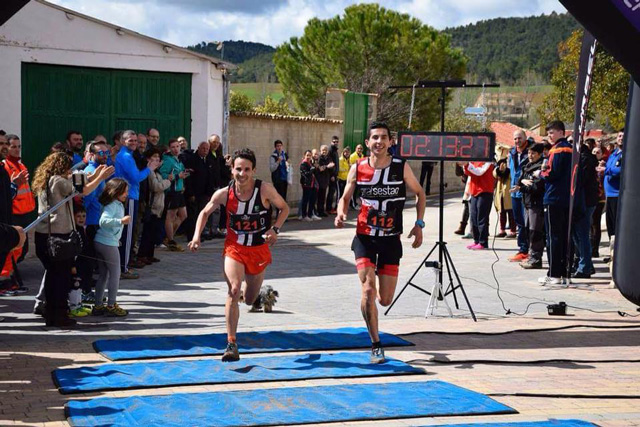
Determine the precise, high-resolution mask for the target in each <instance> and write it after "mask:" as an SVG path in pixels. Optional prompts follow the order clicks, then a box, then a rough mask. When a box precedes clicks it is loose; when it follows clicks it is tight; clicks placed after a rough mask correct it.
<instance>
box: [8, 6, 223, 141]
mask: <svg viewBox="0 0 640 427" xmlns="http://www.w3.org/2000/svg"><path fill="white" fill-rule="evenodd" d="M69 17H71V18H73V19H69V18H68V17H67V13H65V12H64V11H62V10H59V9H57V8H55V7H53V6H51V5H48V4H46V3H41V2H39V1H36V0H32V1H31V2H29V3H28V4H27V5H26V6H25V7H23V8H22V9H21V10H20V11H19V12H18V13H17V14H16V15H14V16H13V17H12V18H11V19H10V20H9V21H8V22H6V23H5V24H4V25H3V26H2V27H0V76H1V77H0V94H2V98H3V102H0V128H1V129H5V130H6V131H8V132H9V131H10V132H15V133H20V132H21V129H22V126H21V122H22V120H21V116H22V102H21V92H22V86H21V63H22V62H35V63H42V64H55V65H70V66H79V67H94V68H114V69H127V70H146V71H162V72H176V73H190V74H192V87H191V118H192V124H191V139H192V140H194V141H200V140H203V139H206V137H207V135H209V134H211V133H222V74H221V71H220V70H217V69H216V68H215V65H214V64H212V63H211V62H210V61H207V60H206V59H203V58H199V57H197V56H194V55H190V54H188V53H185V52H182V51H179V50H178V49H172V50H171V51H170V52H169V53H167V52H165V51H164V50H163V45H162V44H160V43H157V42H154V41H151V40H148V39H145V38H143V37H139V36H136V35H133V34H129V33H127V30H125V34H124V35H118V33H117V32H116V30H115V29H114V28H112V27H110V26H108V25H103V24H100V23H98V22H94V21H92V20H89V19H85V18H83V17H80V16H76V15H69Z"/></svg>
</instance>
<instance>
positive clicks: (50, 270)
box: [35, 233, 74, 320]
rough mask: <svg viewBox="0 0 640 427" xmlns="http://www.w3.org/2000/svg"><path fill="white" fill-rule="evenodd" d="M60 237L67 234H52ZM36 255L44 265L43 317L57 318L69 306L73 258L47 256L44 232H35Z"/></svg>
mask: <svg viewBox="0 0 640 427" xmlns="http://www.w3.org/2000/svg"><path fill="white" fill-rule="evenodd" d="M52 236H57V237H61V238H67V237H69V234H52ZM35 237H36V238H35V241H36V256H37V257H38V259H39V260H40V262H41V263H42V266H43V267H44V294H45V298H46V301H47V306H46V312H45V319H47V320H59V319H62V318H64V317H66V315H67V310H68V309H69V306H68V304H67V295H68V294H69V290H70V289H71V268H72V267H73V263H74V260H73V259H70V260H67V261H56V262H53V260H52V259H51V258H50V257H49V253H48V252H47V246H48V244H47V238H48V235H47V234H45V233H36V236H35Z"/></svg>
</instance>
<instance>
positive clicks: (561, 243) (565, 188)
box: [536, 120, 573, 285]
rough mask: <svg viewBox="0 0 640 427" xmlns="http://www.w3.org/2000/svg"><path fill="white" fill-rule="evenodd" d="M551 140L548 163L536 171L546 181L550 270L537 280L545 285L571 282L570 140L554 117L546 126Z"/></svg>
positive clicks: (545, 196)
mask: <svg viewBox="0 0 640 427" xmlns="http://www.w3.org/2000/svg"><path fill="white" fill-rule="evenodd" d="M546 130H547V137H548V138H549V141H550V142H551V144H552V147H551V150H549V159H548V163H547V165H546V166H545V165H544V164H543V168H542V169H543V170H541V171H537V172H536V175H537V176H540V177H541V178H542V179H543V180H544V183H545V191H544V201H543V203H544V215H545V226H546V229H547V259H548V261H549V270H548V271H547V275H546V276H544V277H541V278H540V279H539V280H538V282H539V283H540V284H542V285H560V284H566V283H569V281H570V279H569V278H567V251H568V247H567V243H568V235H567V229H568V227H569V202H570V199H571V156H572V150H573V148H572V147H571V144H569V142H568V141H567V139H566V138H565V136H564V123H562V122H561V121H559V120H555V121H552V122H551V123H549V124H548V125H547V127H546Z"/></svg>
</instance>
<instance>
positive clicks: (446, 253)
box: [444, 246, 460, 309]
mask: <svg viewBox="0 0 640 427" xmlns="http://www.w3.org/2000/svg"><path fill="white" fill-rule="evenodd" d="M452 263H453V260H452V259H451V258H450V255H449V251H448V250H447V247H446V246H445V247H444V264H445V266H446V267H447V274H448V275H449V287H448V288H447V291H446V292H445V293H444V296H447V295H449V294H453V302H454V303H455V305H456V309H460V306H459V305H458V297H457V295H456V288H455V286H453V275H452V274H451V264H452Z"/></svg>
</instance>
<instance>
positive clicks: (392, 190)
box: [360, 186, 400, 197]
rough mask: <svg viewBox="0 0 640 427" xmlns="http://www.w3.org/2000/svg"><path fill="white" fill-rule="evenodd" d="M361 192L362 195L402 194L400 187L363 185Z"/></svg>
mask: <svg viewBox="0 0 640 427" xmlns="http://www.w3.org/2000/svg"><path fill="white" fill-rule="evenodd" d="M360 194H361V196H362V197H370V196H373V197H375V196H397V195H399V194H400V187H391V186H386V187H362V188H361V189H360Z"/></svg>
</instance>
